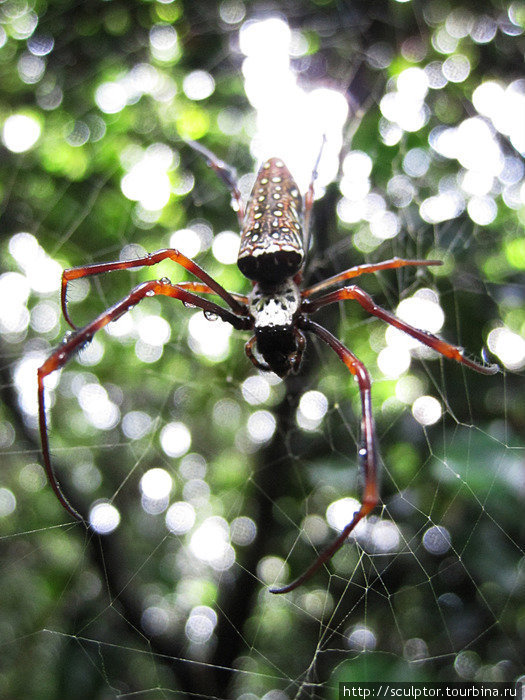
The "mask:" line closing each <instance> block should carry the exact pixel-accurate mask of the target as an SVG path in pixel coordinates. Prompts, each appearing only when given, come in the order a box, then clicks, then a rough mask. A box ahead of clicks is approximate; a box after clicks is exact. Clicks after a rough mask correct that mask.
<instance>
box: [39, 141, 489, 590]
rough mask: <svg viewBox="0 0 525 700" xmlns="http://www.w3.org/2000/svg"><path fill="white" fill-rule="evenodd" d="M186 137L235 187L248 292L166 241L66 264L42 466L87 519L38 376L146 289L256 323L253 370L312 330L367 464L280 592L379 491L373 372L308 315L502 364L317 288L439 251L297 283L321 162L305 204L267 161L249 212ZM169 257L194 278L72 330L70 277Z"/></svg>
mask: <svg viewBox="0 0 525 700" xmlns="http://www.w3.org/2000/svg"><path fill="white" fill-rule="evenodd" d="M191 145H192V147H193V148H195V149H196V150H197V151H199V152H200V153H201V154H203V155H204V156H205V157H206V159H207V160H208V163H209V165H210V166H211V167H212V168H213V169H214V170H215V171H216V172H217V173H218V174H219V175H220V177H221V178H222V179H223V180H224V182H226V184H227V185H228V187H229V188H230V190H231V192H232V196H233V198H234V200H235V202H236V204H237V211H238V217H239V222H240V225H241V243H240V249H239V257H238V265H239V268H240V270H241V272H242V273H243V274H244V275H245V276H246V277H248V278H249V279H250V280H252V282H253V289H252V291H251V293H250V294H249V295H247V296H245V295H240V294H235V293H231V292H228V291H226V289H224V287H222V286H221V285H220V284H218V283H217V282H216V281H215V280H214V279H213V278H212V277H210V275H208V274H207V273H206V272H205V271H204V270H203V269H202V268H201V267H199V265H197V264H196V263H194V262H193V260H191V259H190V258H188V257H186V256H185V255H183V254H182V253H180V252H179V251H177V250H175V249H172V248H171V249H167V250H159V251H157V252H156V253H151V254H149V255H146V256H144V257H142V258H138V259H135V260H127V261H117V262H107V263H97V264H93V265H86V266H83V267H77V268H73V269H70V270H65V271H64V273H63V275H62V309H63V313H64V317H65V319H66V321H67V322H68V323H69V324H70V326H71V327H72V328H73V329H74V332H73V333H71V334H70V335H69V336H67V337H66V338H65V340H64V342H63V343H62V344H61V345H60V346H59V347H58V348H57V349H56V350H55V351H54V352H53V353H51V355H50V356H49V357H48V358H47V360H46V361H45V362H44V363H43V365H42V366H41V367H40V369H39V370H38V401H39V425H40V435H41V440H42V454H43V459H44V465H45V468H46V472H47V475H48V478H49V481H50V483H51V486H52V488H53V490H54V491H55V493H56V495H57V497H58V499H59V500H60V502H61V503H62V505H63V506H64V508H65V509H66V510H67V511H68V512H69V513H70V514H71V515H73V516H74V517H75V518H77V519H79V520H83V518H82V516H81V515H80V514H79V513H78V512H77V511H76V510H75V508H73V506H72V505H71V504H70V503H69V501H68V499H67V498H66V496H65V495H64V493H63V492H62V489H61V488H60V485H59V483H58V481H57V479H56V477H55V474H54V471H53V467H52V464H51V458H50V453H49V440H48V431H47V421H46V412H45V404H44V379H45V377H46V376H47V375H49V374H51V373H52V372H54V371H55V370H57V369H59V368H60V367H62V366H63V365H65V364H66V362H67V361H68V360H69V359H70V358H71V357H72V356H73V355H74V354H75V352H76V351H78V350H79V349H80V348H81V347H82V346H83V345H84V344H85V343H86V342H87V341H89V340H90V339H91V338H92V337H93V335H94V334H95V333H96V332H97V331H99V330H100V329H101V328H103V327H104V326H106V325H108V323H110V322H111V321H114V320H116V319H118V318H120V317H121V316H122V315H123V314H124V313H126V312H127V311H129V310H130V309H131V308H133V307H134V306H136V305H137V304H138V303H139V302H141V301H142V300H143V299H145V298H146V297H150V296H155V295H160V296H169V297H172V298H174V299H178V300H180V301H182V302H183V303H185V304H187V305H191V306H193V307H197V308H200V309H202V310H203V311H204V312H205V313H207V314H208V315H215V316H219V317H220V318H221V319H222V320H223V321H226V322H227V323H230V324H231V325H232V326H233V327H234V328H236V329H238V330H244V331H252V336H251V338H250V339H249V340H248V342H247V343H246V346H245V347H246V354H247V356H248V358H249V359H250V360H251V361H252V363H253V364H254V365H255V366H256V367H257V368H258V369H262V370H265V371H273V372H275V374H277V375H279V376H280V377H285V376H286V375H287V374H289V373H290V372H296V371H297V370H298V369H299V366H300V362H301V357H302V353H303V350H304V347H305V344H306V333H307V332H308V333H313V334H314V335H316V336H317V337H318V338H320V339H321V340H322V341H323V342H324V343H326V344H327V345H328V346H329V347H331V348H332V349H333V350H334V352H335V353H336V354H337V355H338V357H339V358H340V360H341V361H342V362H343V363H344V364H345V365H346V367H347V369H348V370H349V371H350V372H351V373H352V374H353V375H354V377H355V378H356V380H357V384H358V387H359V393H360V397H361V410H362V421H361V425H362V444H361V447H360V449H359V455H360V459H361V461H362V466H363V473H364V489H363V500H362V505H361V507H360V508H359V510H358V511H357V512H355V513H354V514H353V515H352V517H351V518H349V522H348V524H347V525H346V526H345V528H344V529H343V530H342V532H341V533H340V534H339V535H338V536H337V537H336V538H335V540H334V541H333V542H331V543H330V544H329V545H328V546H327V547H326V548H325V549H324V550H323V551H322V552H321V553H320V554H319V556H318V557H317V559H316V560H315V561H314V562H313V564H312V565H311V566H310V567H309V569H307V571H306V572H305V573H304V574H302V576H300V577H299V578H297V579H296V580H295V581H293V582H292V583H291V584H289V585H287V586H284V587H283V588H277V589H272V592H273V593H286V592H288V591H291V590H293V589H294V588H297V586H299V585H301V584H302V583H304V582H305V581H306V580H307V579H309V578H310V577H311V576H312V575H313V574H314V573H315V572H316V571H317V570H318V569H319V567H320V566H321V565H322V564H324V563H325V562H327V561H328V560H329V559H330V558H331V557H332V555H333V554H334V553H335V552H336V551H337V550H338V549H339V548H340V547H341V546H342V545H343V544H344V542H345V541H346V539H347V537H348V535H349V534H350V533H351V532H352V530H353V529H354V528H355V526H356V525H357V523H358V522H359V521H360V520H362V518H364V517H365V516H366V515H368V513H370V512H371V511H372V510H373V508H374V507H375V506H376V504H377V503H378V500H379V492H378V478H377V471H378V464H377V451H376V446H375V431H374V420H373V414H372V402H371V380H370V375H369V373H368V371H367V369H366V367H365V366H364V364H363V363H362V362H361V361H360V360H358V358H357V357H356V356H355V355H354V354H353V353H352V352H351V351H350V350H349V349H348V348H346V347H345V346H344V345H343V344H342V343H341V342H340V341H339V340H338V339H337V338H336V337H335V336H334V335H332V334H331V333H330V332H329V331H328V330H326V328H324V327H323V326H321V325H319V324H318V323H316V322H315V321H312V320H311V319H310V316H311V315H312V314H314V313H315V312H316V311H318V310H319V309H321V308H323V307H324V306H326V305H327V304H332V303H334V302H338V301H344V300H348V299H350V300H353V301H356V302H357V303H358V304H360V305H361V306H362V307H363V309H365V311H367V312H368V313H370V314H372V315H373V316H376V317H377V318H380V319H382V320H383V321H386V322H387V323H389V324H390V325H392V326H394V327H396V328H398V329H400V330H402V331H404V332H405V333H408V334H409V335H411V336H412V337H414V338H416V339H417V340H419V341H420V342H421V343H424V344H425V345H427V346H428V347H430V348H433V349H434V350H436V351H437V352H438V353H441V354H442V355H444V356H445V357H448V358H450V359H452V360H455V361H457V362H460V363H462V364H463V365H466V366H467V367H470V368H471V369H474V370H476V371H478V372H482V373H485V374H493V373H494V372H497V370H498V368H497V367H496V366H494V365H490V366H484V365H481V364H479V363H477V362H474V361H473V360H469V359H468V358H466V357H465V356H464V355H463V351H462V350H461V349H460V348H458V347H456V346H454V345H451V344H449V343H447V342H445V341H444V340H441V339H440V338H438V337H437V336H435V335H432V334H431V333H428V332H426V331H422V330H419V329H417V328H414V327H413V326H411V325H409V324H408V323H406V322H405V321H402V320H401V319H399V318H397V317H396V316H394V315H393V314H392V313H390V312H389V311H386V310H385V309H382V308H381V307H380V306H377V305H376V304H375V303H374V301H373V300H372V298H371V297H370V296H369V295H368V294H367V293H366V292H365V291H363V290H362V289H361V288H360V287H357V286H356V285H345V286H343V287H341V286H339V288H337V289H335V290H333V291H331V292H328V293H324V294H321V295H320V296H318V295H319V293H320V292H324V291H325V290H327V289H329V288H331V287H337V286H338V285H340V284H341V283H344V282H346V280H349V279H352V278H353V277H357V276H359V275H362V274H366V273H371V272H377V271H379V270H388V269H393V268H398V267H404V266H428V265H440V264H441V262H440V261H439V260H403V259H400V258H393V259H392V260H386V261H382V262H378V263H365V264H362V265H357V266H355V267H351V268H350V269H348V270H344V271H343V272H340V273H339V274H337V275H334V276H333V277H330V278H328V279H326V280H324V281H322V282H319V283H317V284H315V285H314V286H312V287H309V288H307V289H302V288H301V286H300V281H301V277H302V275H301V273H302V269H303V266H304V260H305V250H306V249H307V245H305V239H306V240H307V237H308V229H309V221H310V213H311V209H312V205H313V187H314V181H315V178H316V169H317V164H316V167H315V168H314V171H313V174H312V179H311V182H310V186H309V189H308V192H307V193H306V196H305V198H304V209H303V200H302V198H301V195H300V194H299V189H298V187H297V185H296V183H295V181H294V179H293V178H292V176H291V174H290V172H289V170H288V169H287V168H286V166H285V165H284V163H283V162H282V161H281V160H280V159H278V158H271V159H269V160H267V161H266V162H265V163H263V165H262V166H261V169H260V170H259V173H258V175H257V178H256V181H255V185H254V187H253V191H252V194H251V196H250V198H249V200H248V203H247V207H246V214H245V213H244V205H243V202H242V199H241V196H240V193H239V190H238V187H237V184H236V179H235V176H234V174H233V173H232V171H231V169H230V168H229V167H228V166H227V165H225V164H224V163H222V161H220V160H219V159H218V158H217V157H216V156H214V155H213V154H212V153H211V152H210V151H208V150H207V149H205V148H203V147H202V146H200V145H198V144H194V143H193V144H191ZM165 259H170V260H172V261H173V262H176V263H178V264H179V265H181V266H182V267H184V268H185V269H186V270H187V271H188V272H190V273H191V274H192V275H193V276H194V277H196V278H197V280H198V281H192V282H179V283H175V284H174V283H172V282H171V281H170V280H168V279H166V278H163V279H160V280H152V281H150V282H143V283H142V284H139V285H138V286H136V287H135V288H134V289H132V290H131V292H130V293H129V294H128V295H127V296H126V297H124V298H123V299H121V300H120V301H119V302H117V303H116V304H114V305H113V306H112V307H110V308H109V309H107V310H106V311H104V312H103V313H101V314H100V315H99V316H97V318H95V319H94V320H93V321H91V322H90V323H88V324H87V325H86V326H84V327H83V328H80V329H77V328H76V327H75V325H74V324H73V323H72V321H71V319H70V317H69V313H68V309H67V303H66V292H67V285H68V283H69V282H70V281H71V280H73V279H78V278H81V277H88V276H90V275H98V274H101V273H104V272H111V271H113V270H127V269H130V268H134V267H142V266H151V265H155V264H157V263H159V262H161V261H162V260H165ZM201 295H215V296H217V297H219V299H222V301H223V302H225V303H226V304H227V307H228V308H225V307H224V306H221V305H219V304H217V303H215V302H214V301H210V300H209V299H207V298H206V297H203V296H201ZM312 297H313V298H312ZM259 358H261V359H259Z"/></svg>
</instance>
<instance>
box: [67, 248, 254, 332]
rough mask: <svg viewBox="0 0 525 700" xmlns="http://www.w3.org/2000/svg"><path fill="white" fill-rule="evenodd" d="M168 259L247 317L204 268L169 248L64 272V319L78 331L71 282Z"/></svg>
mask: <svg viewBox="0 0 525 700" xmlns="http://www.w3.org/2000/svg"><path fill="white" fill-rule="evenodd" d="M168 258H169V259H170V260H173V262H176V263H178V264H179V265H182V267H184V268H185V269H186V270H188V272H191V274H192V275H195V277H197V278H198V279H199V280H201V282H203V283H204V285H206V286H208V287H209V288H210V289H213V292H214V293H215V294H217V296H219V297H221V298H222V299H224V301H225V302H226V303H227V304H228V306H229V307H230V308H231V309H232V311H234V312H235V313H236V314H239V315H241V316H244V315H246V313H247V311H246V308H245V307H244V306H243V304H242V303H239V302H238V301H237V300H236V299H235V298H234V297H233V296H232V295H231V294H230V293H229V292H227V291H226V289H224V287H222V286H221V285H220V284H219V283H218V282H216V281H215V280H214V279H213V278H212V277H210V275H209V274H208V273H207V272H205V271H204V270H203V269H202V267H200V266H199V265H197V263H194V262H193V260H191V258H188V257H186V256H185V255H183V254H182V253H180V252H179V251H178V250H175V249H174V248H167V249H165V250H158V251H157V252H155V253H149V254H148V255H145V256H143V257H142V258H137V259H136V260H119V261H115V262H106V263H94V264H92V265H83V266H81V267H73V268H70V269H68V270H64V272H63V273H62V294H61V303H62V313H63V314H64V318H65V319H66V321H67V322H68V323H69V325H70V326H71V328H73V329H74V330H76V326H75V325H74V323H73V322H72V321H71V319H70V317H69V313H68V310H67V285H68V284H69V282H70V281H71V280H76V279H80V278H82V277H90V276H91V275H100V274H101V273H103V272H113V270H129V269H131V268H134V267H145V266H148V267H149V266H151V265H156V264H157V263H160V262H162V261H163V260H166V259H168Z"/></svg>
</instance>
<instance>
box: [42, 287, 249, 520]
mask: <svg viewBox="0 0 525 700" xmlns="http://www.w3.org/2000/svg"><path fill="white" fill-rule="evenodd" d="M155 295H163V296H169V297H173V298H174V299H180V301H182V302H184V303H187V304H190V305H192V306H196V307H199V308H201V309H203V310H204V311H209V312H210V313H212V314H215V315H217V316H219V317H220V318H222V320H223V321H227V322H228V323H231V325H232V326H233V327H234V328H237V329H240V330H242V329H245V328H247V327H248V320H247V319H246V318H238V317H237V316H235V315H234V314H233V313H232V312H231V311H228V310H227V309H224V308H222V307H221V306H219V305H218V304H215V303H214V302H212V301H209V300H207V299H201V298H200V297H198V296H196V295H195V294H192V293H191V292H188V291H186V290H184V289H181V288H180V287H178V286H177V285H173V284H171V283H170V282H168V281H166V280H152V281H151V282H143V283H142V284H139V285H137V286H136V287H135V288H134V289H132V290H131V292H130V293H129V294H128V295H127V296H125V297H124V298H123V299H121V300H120V301H119V302H117V303H116V304H114V305H113V306H111V307H110V308H109V309H107V310H106V311H104V312H103V313H101V314H100V315H99V316H97V318H95V319H94V320H93V321H91V322H90V323H88V324H87V325H86V326H85V327H84V328H81V329H80V330H77V331H75V332H74V333H71V334H70V335H69V336H68V337H66V339H65V340H64V342H63V343H62V345H60V346H59V347H58V348H56V350H54V351H53V352H52V353H51V355H50V356H49V357H48V358H47V360H46V361H45V362H44V363H43V364H42V366H41V367H40V368H39V369H38V406H39V427H40V437H41V440H42V456H43V461H44V467H45V471H46V474H47V477H48V480H49V483H50V484H51V487H52V489H53V491H54V492H55V494H56V496H57V498H58V500H59V501H60V503H61V504H62V505H63V507H64V508H65V509H66V510H67V512H68V513H69V514H70V515H72V516H73V517H74V518H76V519H77V520H80V521H82V522H84V518H83V517H82V516H81V515H80V513H79V512H78V511H77V510H76V509H75V508H74V507H73V506H72V505H71V504H70V502H69V501H68V499H67V498H66V496H65V495H64V493H63V492H62V489H61V488H60V484H59V482H58V480H57V478H56V476H55V472H54V470H53V465H52V463H51V456H50V452H49V437H48V430H47V420H46V412H45V400H44V379H45V378H46V377H47V376H48V375H49V374H52V373H53V372H55V371H56V370H57V369H60V368H61V367H63V366H64V365H65V364H66V363H67V362H68V360H69V359H70V358H71V357H73V355H74V354H75V353H76V352H77V351H78V350H80V349H81V348H82V347H83V346H84V345H85V344H86V343H87V342H89V341H90V340H91V338H92V337H93V336H94V334H95V333H96V332H97V331H99V330H100V329H101V328H104V326H107V325H108V323H110V322H111V321H115V320H117V319H118V318H120V317H121V316H123V315H124V314H125V313H127V312H128V311H129V310H130V309H132V308H133V307H134V306H136V305H137V304H138V303H139V302H141V301H142V300H143V299H145V298H146V297H150V296H155Z"/></svg>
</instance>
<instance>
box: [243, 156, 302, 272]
mask: <svg viewBox="0 0 525 700" xmlns="http://www.w3.org/2000/svg"><path fill="white" fill-rule="evenodd" d="M301 211H302V198H301V195H300V193H299V188H298V187H297V184H296V183H295V180H294V179H293V177H292V175H291V173H290V171H289V170H288V168H287V167H286V165H285V164H284V163H283V161H282V160H280V159H279V158H270V159H269V160H268V161H266V162H265V163H264V164H263V165H262V167H261V169H260V170H259V173H258V175H257V179H256V180H255V184H254V186H253V190H252V193H251V195H250V200H249V202H248V206H247V210H246V216H245V219H244V225H243V229H242V233H241V244H240V248H239V257H238V260H237V264H238V266H239V269H240V271H241V272H242V273H243V275H244V276H245V277H248V278H249V279H252V280H256V281H258V282H262V283H267V284H279V283H281V282H283V281H284V280H286V279H287V278H289V277H293V275H294V274H295V273H296V272H298V271H299V270H300V268H301V265H302V263H303V258H304V249H303V232H302V228H301V223H300V217H301Z"/></svg>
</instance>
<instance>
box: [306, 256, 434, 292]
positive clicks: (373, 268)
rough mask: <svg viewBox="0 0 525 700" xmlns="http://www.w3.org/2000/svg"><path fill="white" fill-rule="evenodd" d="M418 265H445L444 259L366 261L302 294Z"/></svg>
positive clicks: (309, 288) (315, 285)
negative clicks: (364, 276) (383, 271)
mask: <svg viewBox="0 0 525 700" xmlns="http://www.w3.org/2000/svg"><path fill="white" fill-rule="evenodd" d="M416 265H420V266H429V265H443V261H442V260H404V259H402V258H392V259H391V260H383V261H382V262H378V263H364V264H363V265H356V266H355V267H351V268H349V269H348V270H344V272H340V273H339V274H337V275H334V276H333V277H328V278H327V279H325V280H323V281H322V282H318V283H317V284H314V285H312V286H311V287H308V289H305V290H304V291H303V292H302V296H303V298H304V299H306V297H309V296H311V295H312V294H315V293H316V292H321V291H323V290H324V289H328V288H329V287H333V286H334V285H336V284H339V282H344V280H348V279H350V278H352V277H359V275H364V274H367V273H369V272H379V271H380V270H392V269H394V268H396V267H408V266H416Z"/></svg>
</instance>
